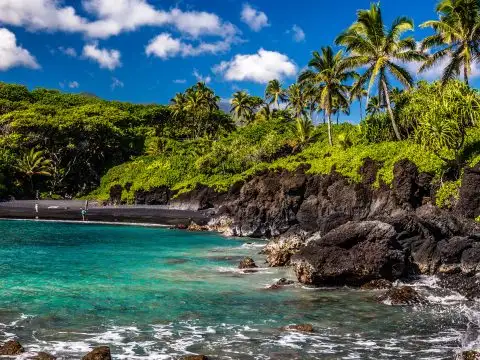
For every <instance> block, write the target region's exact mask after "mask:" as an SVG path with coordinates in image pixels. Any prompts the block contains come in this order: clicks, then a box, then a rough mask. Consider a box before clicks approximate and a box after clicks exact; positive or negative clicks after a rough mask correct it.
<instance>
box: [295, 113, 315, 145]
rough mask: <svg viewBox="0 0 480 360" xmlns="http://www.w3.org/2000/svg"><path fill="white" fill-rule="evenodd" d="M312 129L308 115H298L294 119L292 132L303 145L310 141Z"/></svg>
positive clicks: (313, 127)
mask: <svg viewBox="0 0 480 360" xmlns="http://www.w3.org/2000/svg"><path fill="white" fill-rule="evenodd" d="M314 129H315V126H313V123H312V120H311V119H310V118H309V117H307V116H299V117H297V118H296V119H295V128H294V133H295V136H296V137H297V140H298V142H299V144H300V145H305V144H307V143H308V142H309V141H310V139H311V138H312V133H313V130H314Z"/></svg>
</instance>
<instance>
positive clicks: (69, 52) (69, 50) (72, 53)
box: [58, 46, 77, 57]
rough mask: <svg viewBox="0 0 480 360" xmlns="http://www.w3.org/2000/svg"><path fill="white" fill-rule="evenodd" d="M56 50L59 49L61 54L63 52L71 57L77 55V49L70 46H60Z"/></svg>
mask: <svg viewBox="0 0 480 360" xmlns="http://www.w3.org/2000/svg"><path fill="white" fill-rule="evenodd" d="M58 50H60V52H61V53H62V54H65V55H68V56H71V57H77V51H76V50H75V49H74V48H72V47H67V48H66V47H63V46H60V47H59V48H58Z"/></svg>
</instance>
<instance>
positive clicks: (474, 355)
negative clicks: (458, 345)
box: [460, 350, 480, 360]
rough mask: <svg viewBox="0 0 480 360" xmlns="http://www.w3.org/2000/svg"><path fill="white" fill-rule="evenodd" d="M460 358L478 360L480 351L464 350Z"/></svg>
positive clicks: (479, 359) (462, 359)
mask: <svg viewBox="0 0 480 360" xmlns="http://www.w3.org/2000/svg"><path fill="white" fill-rule="evenodd" d="M460 360H480V353H479V352H477V351H475V350H469V351H464V352H463V353H462V355H460Z"/></svg>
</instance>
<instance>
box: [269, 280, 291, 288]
mask: <svg viewBox="0 0 480 360" xmlns="http://www.w3.org/2000/svg"><path fill="white" fill-rule="evenodd" d="M294 283H295V282H294V281H293V280H288V279H286V278H281V279H280V280H278V281H277V282H275V284H272V285H270V286H269V287H268V288H267V289H269V290H278V289H281V288H282V287H284V286H288V285H293V284H294Z"/></svg>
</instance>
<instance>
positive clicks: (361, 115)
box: [358, 99, 363, 121]
mask: <svg viewBox="0 0 480 360" xmlns="http://www.w3.org/2000/svg"><path fill="white" fill-rule="evenodd" d="M358 103H359V104H360V121H363V110H362V99H359V101H358Z"/></svg>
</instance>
